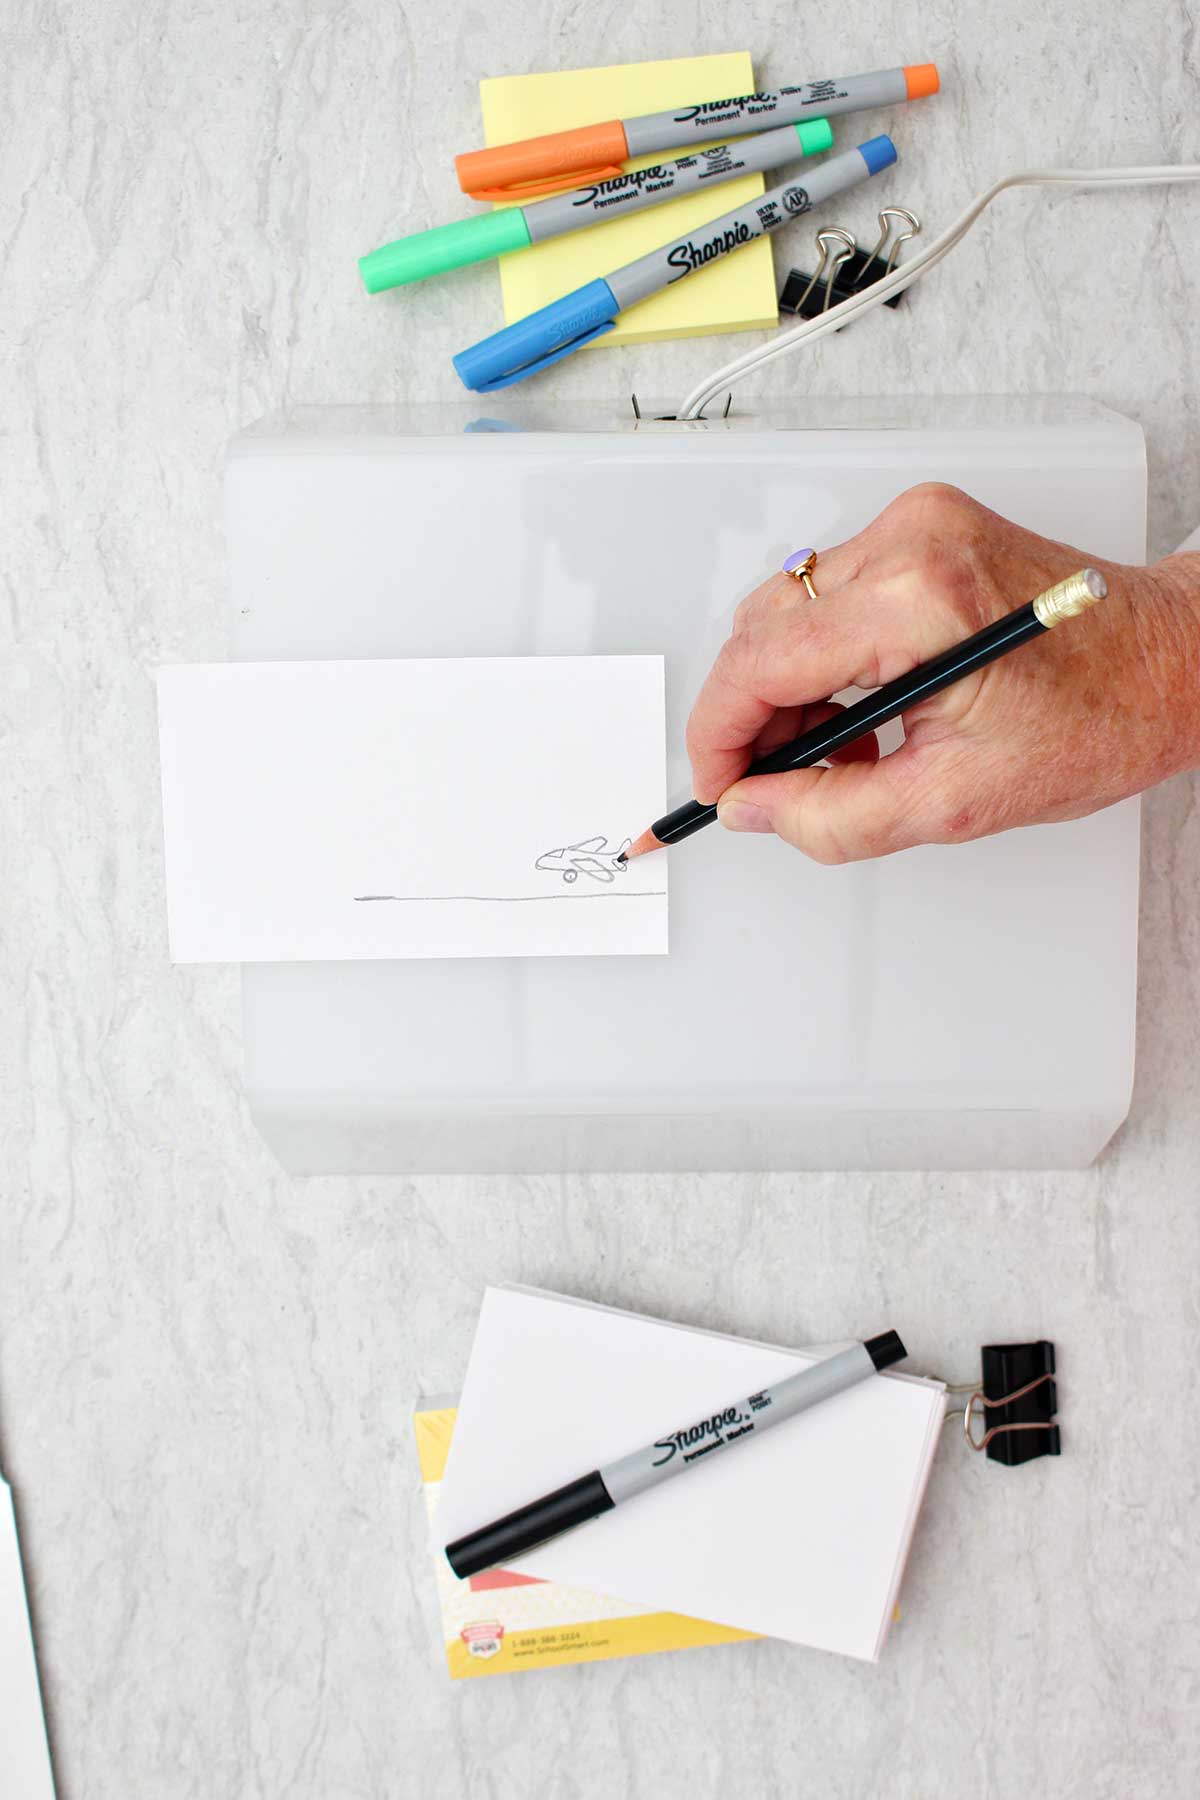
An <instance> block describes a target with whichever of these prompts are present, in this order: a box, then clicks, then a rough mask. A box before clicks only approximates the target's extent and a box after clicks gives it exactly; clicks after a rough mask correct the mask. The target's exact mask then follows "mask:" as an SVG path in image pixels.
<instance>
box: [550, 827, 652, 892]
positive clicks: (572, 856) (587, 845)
mask: <svg viewBox="0 0 1200 1800" xmlns="http://www.w3.org/2000/svg"><path fill="white" fill-rule="evenodd" d="M632 842H633V839H632V838H626V839H625V841H624V842H623V843H621V844H618V845H617V846H616V848H615V849H613V848H612V847H611V846H610V844H609V841H608V839H607V838H606V837H590V838H584V839H582V840H581V842H580V843H578V844H563V845H561V846H560V847H559V848H558V849H557V850H544V851H543V852H542V854H541V855H540V856H539V857H538V859H537V861H536V862H535V863H534V865H533V866H534V868H535V869H543V870H547V871H553V873H554V874H556V875H561V876H562V878H563V880H564V881H566V882H568V883H569V882H572V881H578V880H579V877H580V876H581V875H586V876H587V878H588V880H589V881H600V882H604V883H606V884H607V883H608V882H610V881H615V880H616V878H617V876H618V875H624V873H625V871H626V867H627V865H626V864H625V863H623V862H621V861H620V858H621V857H622V856H623V855H624V853H625V851H626V850H628V848H629V846H630V844H631V843H632Z"/></svg>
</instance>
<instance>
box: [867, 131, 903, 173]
mask: <svg viewBox="0 0 1200 1800" xmlns="http://www.w3.org/2000/svg"><path fill="white" fill-rule="evenodd" d="M858 154H859V155H860V156H861V157H862V159H863V161H864V162H865V163H866V165H867V167H868V169H870V171H871V173H872V175H878V173H879V171H880V169H890V168H891V166H892V164H893V163H894V162H897V161H898V160H899V159H898V157H897V154H896V146H895V144H893V142H892V140H891V138H890V137H888V135H887V133H886V132H884V133H882V134H881V135H880V136H879V137H873V138H868V139H867V141H866V143H865V144H859V146H858Z"/></svg>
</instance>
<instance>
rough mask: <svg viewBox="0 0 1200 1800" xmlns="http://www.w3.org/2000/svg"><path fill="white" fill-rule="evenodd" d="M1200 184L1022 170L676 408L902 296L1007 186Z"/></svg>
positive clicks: (685, 411)
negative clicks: (855, 290) (887, 268)
mask: <svg viewBox="0 0 1200 1800" xmlns="http://www.w3.org/2000/svg"><path fill="white" fill-rule="evenodd" d="M1180 181H1200V163H1151V164H1147V165H1146V166H1145V167H1144V168H1126V169H1026V170H1024V171H1023V172H1022V173H1020V174H1017V175H1006V176H1005V178H1004V180H1003V181H998V182H996V184H995V186H994V187H990V188H988V189H987V191H986V193H982V194H980V195H978V197H977V198H976V199H974V200H972V202H971V204H970V206H968V207H967V209H966V211H965V212H962V213H960V214H959V216H958V218H957V219H956V220H955V221H954V223H953V225H950V226H948V227H947V229H946V230H945V231H943V232H942V233H941V235H940V236H939V237H935V238H934V239H933V240H932V242H931V243H929V244H928V245H926V247H925V249H924V250H919V251H918V252H917V254H916V255H915V256H910V257H909V258H908V260H907V261H906V262H904V263H903V264H901V266H900V267H899V268H897V269H894V270H893V271H892V273H891V274H890V275H885V276H884V278H883V280H882V281H875V282H872V284H871V286H870V287H868V288H864V289H863V291H862V293H861V294H852V295H851V296H850V298H849V299H848V300H839V301H838V303H837V304H836V305H835V306H831V307H830V308H829V311H828V312H824V313H822V314H821V315H820V317H819V318H816V319H806V320H805V322H804V323H803V325H797V326H796V327H795V328H794V329H793V330H791V331H784V332H781V333H780V334H779V336H778V337H776V338H772V340H771V342H770V343H769V344H761V345H759V347H758V348H757V349H755V350H747V351H746V352H745V354H744V355H742V356H738V357H735V358H734V360H733V361H732V362H729V363H726V364H725V367H724V368H723V369H717V370H715V371H714V373H713V374H712V375H710V376H708V377H707V378H706V379H705V380H704V381H702V382H700V384H699V385H698V386H697V387H694V388H693V389H692V391H691V393H690V394H689V395H688V397H687V399H686V400H685V401H684V402H683V404H682V406H681V407H680V408H679V417H680V418H681V419H696V418H699V416H700V414H701V413H702V412H703V410H704V408H705V407H706V406H708V405H709V404H710V403H711V402H712V401H713V400H715V399H716V397H717V395H718V394H720V393H723V392H724V391H725V389H727V388H729V387H732V385H733V384H734V382H735V381H740V380H741V379H742V377H743V375H748V374H749V373H750V371H751V370H752V369H757V368H761V367H762V366H763V364H765V363H769V362H774V360H775V358H776V357H777V356H787V355H788V353H789V352H790V351H792V350H799V349H800V347H801V346H802V345H803V344H809V343H814V342H815V341H816V339H817V338H821V337H825V336H826V334H827V333H828V332H831V331H836V330H837V329H838V327H839V326H841V325H848V324H849V323H850V322H851V320H853V319H857V318H859V317H860V315H861V314H863V313H865V312H869V311H870V310H871V308H872V307H873V306H881V305H882V304H883V302H884V301H885V300H888V299H890V298H891V296H892V295H893V294H900V293H903V291H904V289H905V288H906V287H911V285H912V283H913V282H914V281H916V279H917V277H918V276H919V275H923V274H924V273H925V271H926V269H932V267H933V265H934V264H935V263H939V262H941V260H942V258H943V256H948V255H949V254H950V252H951V250H953V248H954V246H955V244H957V243H958V242H959V240H960V239H961V238H964V237H965V236H966V234H967V232H968V231H970V229H971V227H972V225H973V224H974V223H975V221H976V219H977V218H978V217H979V215H980V213H981V212H982V211H983V209H984V207H985V206H989V205H990V204H991V202H992V201H993V200H994V199H995V198H996V195H997V194H1002V193H1003V192H1004V190H1005V188H1012V187H1081V188H1108V187H1159V186H1162V185H1166V184H1168V183H1172V182H1180Z"/></svg>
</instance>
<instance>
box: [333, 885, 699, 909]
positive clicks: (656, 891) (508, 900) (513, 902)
mask: <svg viewBox="0 0 1200 1800" xmlns="http://www.w3.org/2000/svg"><path fill="white" fill-rule="evenodd" d="M666 897H667V890H666V889H665V888H622V889H620V890H619V891H618V892H617V893H615V894H355V896H354V898H355V901H356V902H360V901H363V900H399V901H401V902H408V903H409V904H412V903H414V902H415V903H421V904H424V903H426V902H428V901H430V900H484V901H487V902H489V903H490V902H491V901H493V900H495V901H498V902H499V904H500V905H501V906H521V905H524V904H525V902H526V901H530V900H533V901H537V900H665V899H666Z"/></svg>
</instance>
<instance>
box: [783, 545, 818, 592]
mask: <svg viewBox="0 0 1200 1800" xmlns="http://www.w3.org/2000/svg"><path fill="white" fill-rule="evenodd" d="M816 566H817V553H816V551H815V550H793V551H792V554H791V555H790V556H789V557H788V559H787V561H786V562H785V563H784V565H783V572H784V574H785V575H790V576H791V578H792V580H793V581H802V582H803V583H804V585H805V587H806V588H807V589H808V597H809V599H810V600H815V599H816V598H817V590H816V588H815V587H814V586H813V578H812V577H813V570H814V569H815V568H816Z"/></svg>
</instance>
